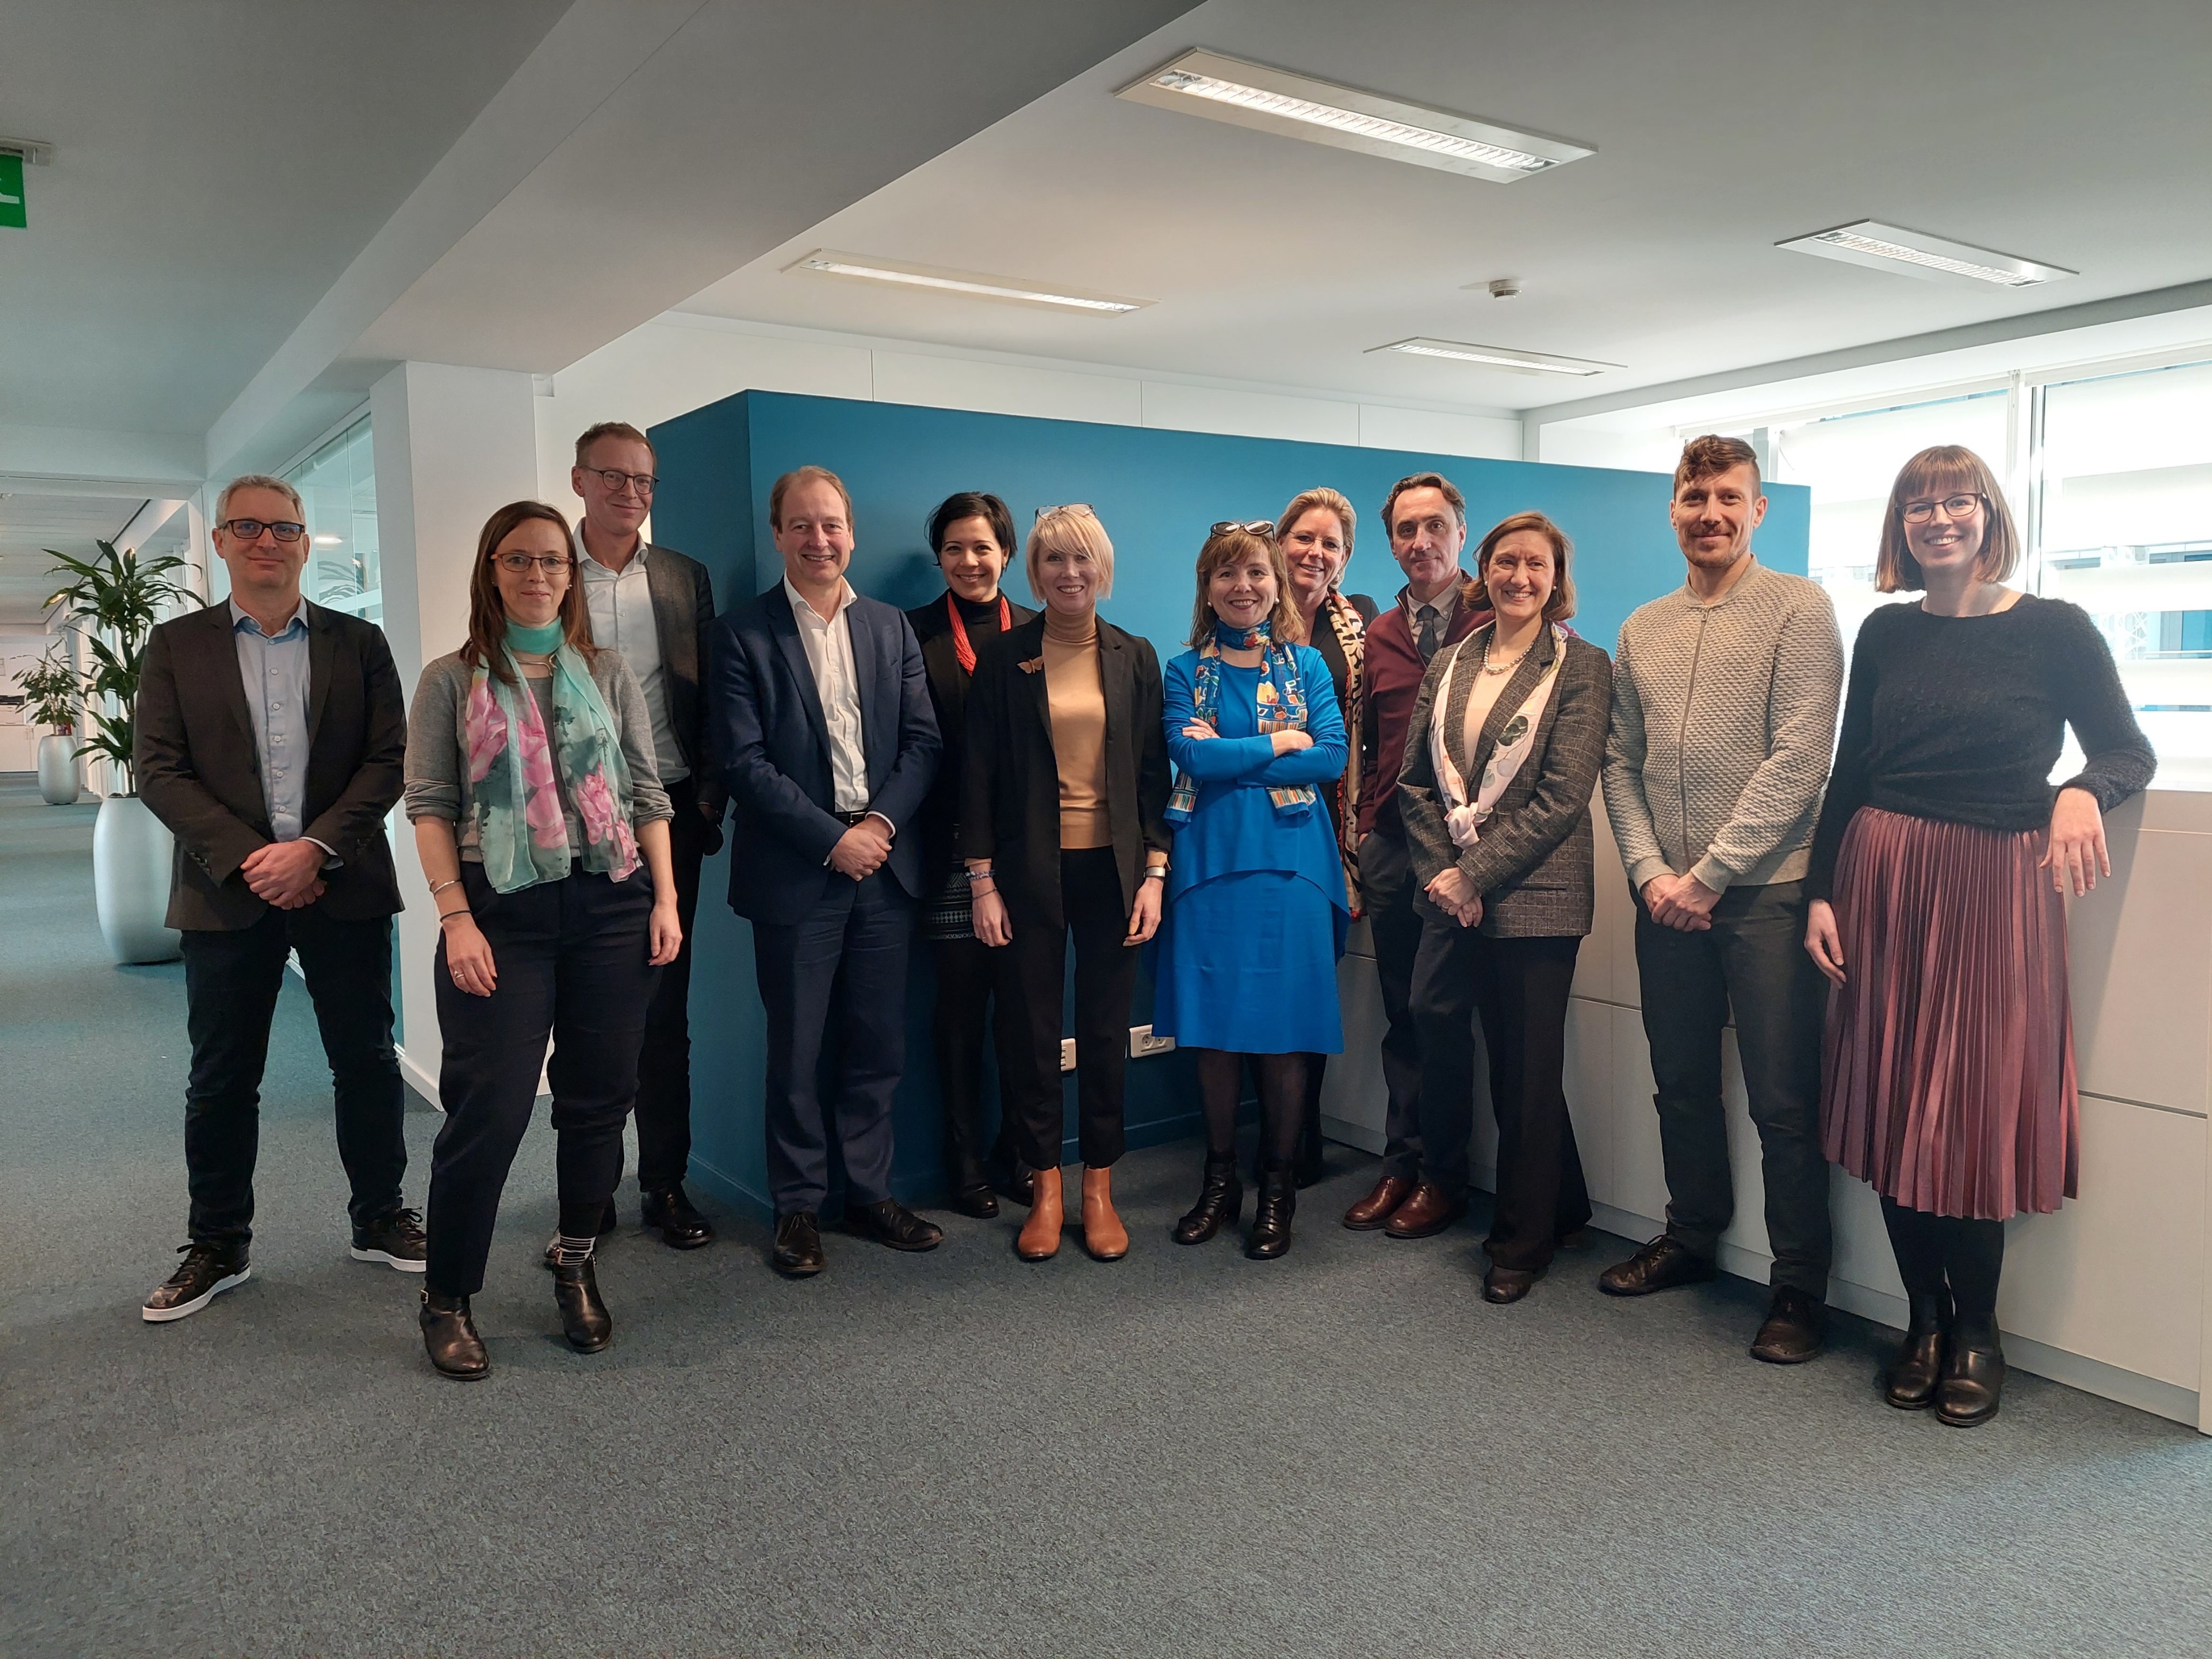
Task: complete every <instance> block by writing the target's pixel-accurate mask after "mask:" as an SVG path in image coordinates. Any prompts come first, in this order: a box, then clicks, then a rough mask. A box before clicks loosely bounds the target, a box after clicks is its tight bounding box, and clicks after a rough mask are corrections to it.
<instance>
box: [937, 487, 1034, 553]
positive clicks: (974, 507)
mask: <svg viewBox="0 0 2212 1659" xmlns="http://www.w3.org/2000/svg"><path fill="white" fill-rule="evenodd" d="M963 519H981V520H983V521H984V522H985V523H987V524H988V525H989V526H991V539H992V540H993V541H994V542H996V543H998V544H999V550H1000V552H1001V553H1003V554H1005V555H1006V557H1007V558H1008V559H1009V560H1011V559H1012V557H1013V556H1014V546H1015V543H1014V515H1013V514H1012V513H1010V512H1008V511H1007V510H1006V503H1005V502H1004V501H1000V499H999V498H998V497H997V496H996V495H987V494H986V493H985V492H984V491H982V490H980V489H957V490H955V491H953V493H952V494H951V495H947V496H946V497H945V499H944V500H943V501H939V503H938V504H937V511H936V512H934V513H931V514H930V515H929V550H930V552H931V553H932V554H933V555H936V556H940V557H941V556H943V555H944V552H945V532H948V531H950V530H951V528H952V526H954V525H956V524H958V523H959V522H960V520H963Z"/></svg>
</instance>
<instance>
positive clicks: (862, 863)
mask: <svg viewBox="0 0 2212 1659" xmlns="http://www.w3.org/2000/svg"><path fill="white" fill-rule="evenodd" d="M890 855H891V830H890V825H889V824H887V823H884V821H883V820H882V819H881V818H879V817H872V816H871V817H865V818H862V819H861V820H860V822H859V823H856V824H854V825H853V826H852V827H851V828H850V829H848V830H846V831H845V833H844V834H843V835H842V836H838V837H837V844H836V846H835V847H833V848H830V849H829V867H830V868H831V869H832V870H835V871H836V872H837V873H838V874H839V875H841V876H850V877H851V878H853V879H854V881H866V879H867V878H869V877H870V876H872V875H873V874H875V873H876V872H877V871H878V870H880V869H882V868H883V866H884V860H885V859H887V858H889V857H890Z"/></svg>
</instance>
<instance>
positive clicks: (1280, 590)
mask: <svg viewBox="0 0 2212 1659" xmlns="http://www.w3.org/2000/svg"><path fill="white" fill-rule="evenodd" d="M1255 554H1256V555H1257V556H1260V557H1261V558H1263V559H1265V560H1266V561H1267V564H1268V567H1269V568H1271V569H1273V571H1274V573H1275V608H1274V609H1273V611H1269V612H1268V613H1267V633H1268V636H1269V637H1270V638H1272V639H1273V641H1274V642H1275V643H1276V644H1277V645H1299V644H1302V643H1304V640H1305V637H1306V624H1305V619H1304V617H1300V616H1299V615H1298V608H1297V606H1296V605H1292V604H1291V567H1290V564H1289V562H1288V561H1286V560H1285V558H1284V557H1283V544H1281V543H1280V542H1279V541H1277V540H1276V539H1275V538H1273V536H1260V535H1255V534H1254V533H1253V532H1251V531H1249V530H1245V529H1242V528H1239V529H1236V530H1225V531H1223V532H1221V533H1220V534H1219V535H1218V536H1208V537H1207V538H1206V545H1205V546H1203V547H1201V548H1200V549H1199V550H1198V602H1197V604H1195V605H1193V606H1192V607H1191V611H1190V642H1191V643H1192V644H1193V645H1204V644H1205V643H1206V641H1207V639H1208V638H1210V637H1211V636H1212V633H1213V606H1212V604H1211V603H1209V602H1208V600H1207V599H1206V589H1207V588H1208V587H1210V586H1212V585H1213V573H1214V572H1215V571H1217V570H1218V569H1220V568H1222V566H1224V565H1225V564H1234V563H1235V562H1237V560H1239V559H1249V558H1251V557H1252V556H1255Z"/></svg>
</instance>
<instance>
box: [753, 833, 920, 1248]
mask: <svg viewBox="0 0 2212 1659" xmlns="http://www.w3.org/2000/svg"><path fill="white" fill-rule="evenodd" d="M915 913H916V907H915V902H914V900H913V899H911V898H909V897H908V896H907V893H906V890H904V889H903V888H902V887H901V886H900V885H899V884H898V881H897V878H896V877H894V876H893V875H891V873H890V871H888V870H878V871H877V872H875V874H873V875H872V876H870V877H868V878H866V880H865V881H857V882H856V881H851V880H848V879H847V878H845V877H843V876H833V877H832V878H831V880H830V883H829V889H828V890H827V891H826V892H825V893H824V894H823V897H822V901H821V902H820V903H818V904H817V905H816V906H815V907H814V909H813V911H812V913H811V914H810V915H808V916H807V917H806V919H805V921H799V922H796V923H793V924H790V925H787V926H774V927H771V926H769V925H767V924H765V923H760V922H756V923H755V924H754V925H753V973H754V976H755V978H756V979H757V981H758V982H759V985H760V996H761V1003H762V1006H763V1008H765V1009H766V1011H767V1013H768V1097H767V1100H766V1102H765V1110H764V1113H763V1118H764V1127H765V1131H766V1134H767V1139H768V1177H769V1194H770V1196H771V1197H772V1198H773V1199H774V1200H775V1212H776V1214H777V1215H779V1216H786V1215H790V1214H793V1212H797V1211H800V1210H806V1211H818V1210H819V1209H821V1207H822V1205H823V1200H825V1199H827V1198H828V1197H829V1137H830V1132H831V1127H832V1124H833V1121H834V1125H835V1129H836V1139H837V1146H838V1151H839V1152H840V1153H841V1154H842V1158H843V1161H844V1165H845V1187H846V1190H847V1193H848V1194H849V1196H850V1197H851V1198H852V1199H854V1200H857V1201H859V1202H860V1203H863V1204H875V1203H879V1202H881V1201H882V1200H884V1199H886V1198H889V1197H890V1195H891V1150H892V1140H891V1107H892V1103H893V1102H894V1100H895V1099H896V1096H897V1094H898V1085H899V1078H900V1075H901V1074H902V1073H903V1072H904V1071H905V1070H906V965H907V956H908V950H909V947H910V945H912V942H913V939H914V924H915ZM831 1031H834V1032H835V1033H836V1037H835V1041H836V1049H835V1051H834V1052H835V1054H836V1079H835V1082H834V1084H833V1085H832V1097H831V1099H830V1101H829V1103H828V1105H827V1107H826V1108H825V1106H824V1104H823V1099H822V1085H821V1074H822V1054H823V1042H824V1040H825V1034H826V1033H829V1032H831Z"/></svg>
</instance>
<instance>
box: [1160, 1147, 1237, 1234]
mask: <svg viewBox="0 0 2212 1659" xmlns="http://www.w3.org/2000/svg"><path fill="white" fill-rule="evenodd" d="M1243 1213H1244V1183H1243V1182H1241V1181H1239V1180H1238V1179H1237V1154H1236V1153H1234V1152H1230V1153H1227V1154H1225V1155H1224V1156H1222V1157H1218V1158H1217V1157H1216V1156H1215V1155H1214V1154H1213V1153H1212V1152H1208V1153H1207V1154H1206V1184H1205V1185H1204V1186H1202V1187H1200V1188H1199V1189H1198V1202H1197V1203H1195V1204H1194V1205H1192V1206H1190V1212H1189V1213H1188V1215H1186V1216H1184V1217H1183V1218H1182V1220H1180V1221H1178V1222H1176V1225H1175V1242H1176V1243H1178V1244H1203V1243H1206V1240H1207V1239H1209V1238H1211V1237H1213V1236H1214V1234H1216V1233H1218V1232H1219V1231H1221V1230H1222V1228H1223V1227H1225V1226H1229V1227H1233V1226H1235V1225H1237V1217H1238V1216H1240V1215H1242V1214H1243Z"/></svg>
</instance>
